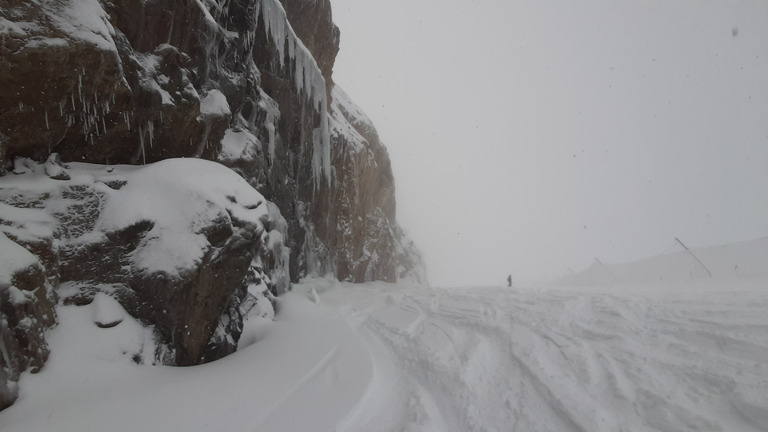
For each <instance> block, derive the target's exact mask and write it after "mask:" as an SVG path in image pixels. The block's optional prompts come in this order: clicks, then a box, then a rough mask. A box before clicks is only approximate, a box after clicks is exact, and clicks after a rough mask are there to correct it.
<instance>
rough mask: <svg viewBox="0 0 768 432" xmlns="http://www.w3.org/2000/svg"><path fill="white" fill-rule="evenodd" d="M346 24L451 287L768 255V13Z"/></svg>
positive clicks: (545, 6)
mask: <svg viewBox="0 0 768 432" xmlns="http://www.w3.org/2000/svg"><path fill="white" fill-rule="evenodd" d="M332 4H333V8H334V10H333V13H334V21H335V22H336V23H337V24H338V26H339V27H340V28H341V52H340V53H339V56H338V59H337V61H336V67H335V69H334V80H335V81H336V83H337V84H339V85H341V86H342V87H343V88H344V89H345V90H346V91H347V93H348V94H349V95H350V96H351V97H352V99H353V100H354V101H355V102H356V103H357V104H358V105H360V107H362V108H363V110H364V111H366V113H367V114H368V115H369V116H370V117H371V118H372V120H373V121H374V123H375V125H376V127H377V129H378V131H379V134H380V135H381V137H382V139H383V141H384V143H385V145H386V146H387V148H388V149H389V152H390V156H391V158H392V165H393V170H394V174H395V178H396V187H397V204H398V219H399V221H400V223H401V224H402V225H403V227H404V228H405V229H406V231H407V232H408V234H409V235H410V236H411V238H413V239H414V241H415V242H416V243H417V245H418V246H419V247H420V249H421V250H422V252H423V254H424V256H425V259H426V262H427V265H428V273H429V277H430V282H431V284H432V285H433V286H455V285H486V284H492V285H500V284H503V283H505V279H506V277H507V274H509V273H511V274H512V277H513V278H514V279H515V280H516V281H520V282H522V281H532V280H541V279H549V278H552V277H555V276H558V275H563V274H566V273H568V271H569V270H568V269H569V268H570V269H572V270H574V271H578V270H581V269H583V268H585V267H587V266H589V265H590V264H591V263H592V262H593V261H594V259H595V258H598V259H600V260H601V261H603V262H622V261H628V260H634V259H639V258H643V257H647V256H651V255H656V254H659V253H662V252H666V251H669V250H670V247H671V246H672V245H673V243H674V237H676V236H677V237H680V239H681V240H683V241H684V242H687V243H688V244H689V246H692V247H696V246H708V245H717V244H723V243H728V242H733V241H739V240H746V239H753V238H758V237H763V236H766V235H768V2H766V1H764V0H753V1H737V0H730V1H725V0H723V1H706V0H700V1H672V0H669V1H657V0H602V1H576V2H574V1H565V0H563V1H548V0H547V1H542V0H519V1H518V0H366V1H360V0H332Z"/></svg>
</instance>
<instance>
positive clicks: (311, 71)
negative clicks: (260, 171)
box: [246, 0, 331, 186]
mask: <svg viewBox="0 0 768 432" xmlns="http://www.w3.org/2000/svg"><path fill="white" fill-rule="evenodd" d="M256 10H257V13H260V14H261V16H262V17H263V18H264V22H265V23H266V25H265V29H264V31H265V32H266V34H267V36H268V37H269V38H271V39H272V41H273V42H274V43H275V45H276V46H277V50H278V52H279V54H280V66H281V67H285V66H286V65H285V54H286V53H285V49H286V45H287V48H288V58H289V59H290V60H291V64H290V65H289V67H291V66H292V67H293V68H294V69H293V71H292V72H293V81H294V85H295V86H296V91H297V92H298V93H300V94H303V95H304V97H305V98H306V99H307V100H308V101H309V102H311V103H312V104H313V106H314V108H315V110H316V111H318V112H319V113H320V126H319V127H318V128H317V129H315V131H314V132H313V134H312V173H313V176H314V178H315V186H317V185H319V183H320V181H321V180H322V179H323V177H325V178H326V180H327V181H328V183H329V184H330V180H331V176H330V172H331V139H330V131H329V128H328V108H327V95H326V93H325V78H324V77H323V74H322V72H321V71H320V67H319V66H318V65H317V61H315V58H314V57H313V56H312V53H310V51H309V49H308V48H307V47H306V46H305V45H304V43H302V42H301V40H300V39H299V38H298V37H297V36H296V33H295V32H294V31H293V28H292V27H291V24H290V23H289V22H288V17H287V16H286V13H285V9H283V6H282V4H280V2H279V1H278V0H258V1H257V8H256ZM254 18H255V19H256V22H257V23H259V22H260V21H259V20H258V16H256V17H254ZM256 30H258V29H256ZM246 37H247V40H246V46H247V47H248V48H250V47H251V46H252V45H253V39H254V34H253V33H249V34H247V35H246ZM270 141H272V138H271V137H270Z"/></svg>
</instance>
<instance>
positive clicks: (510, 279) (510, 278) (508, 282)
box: [507, 275, 512, 287]
mask: <svg viewBox="0 0 768 432" xmlns="http://www.w3.org/2000/svg"><path fill="white" fill-rule="evenodd" d="M507 286H508V287H511V286H512V275H509V276H507Z"/></svg>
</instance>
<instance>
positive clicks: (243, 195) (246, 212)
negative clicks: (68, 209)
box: [72, 159, 268, 275]
mask: <svg viewBox="0 0 768 432" xmlns="http://www.w3.org/2000/svg"><path fill="white" fill-rule="evenodd" d="M72 165H73V167H77V166H79V164H72ZM120 173H121V174H119V175H118V174H117V173H115V175H114V177H116V178H117V177H119V178H120V179H122V180H123V181H125V182H126V184H125V186H123V187H121V188H120V189H118V190H112V189H111V188H108V187H103V188H102V191H103V192H104V193H105V194H106V195H107V196H108V199H107V200H106V202H105V205H104V208H103V210H102V212H101V215H100V217H99V220H98V221H97V223H96V227H97V229H98V230H99V231H102V232H109V231H119V230H123V229H126V228H128V227H130V226H133V225H136V224H138V223H140V222H145V221H150V222H152V223H153V227H152V229H151V231H150V232H149V233H148V235H147V236H146V237H145V239H144V240H143V242H142V244H141V245H140V247H139V249H138V250H137V253H136V254H135V255H134V256H135V264H136V265H137V266H138V268H139V269H140V270H144V271H147V272H155V271H162V272H166V273H168V274H171V275H173V274H179V272H181V271H183V270H184V269H188V268H191V267H194V266H195V265H196V263H199V261H200V259H202V257H203V254H204V253H205V251H206V250H207V249H208V246H209V243H208V239H207V238H206V233H205V232H203V231H202V229H203V228H205V227H207V226H209V225H210V221H213V220H217V219H223V220H225V221H226V222H229V223H233V222H234V223H235V224H245V225H250V226H254V227H256V229H257V231H258V232H259V233H261V232H262V231H263V227H262V225H261V221H260V219H261V218H262V217H266V216H267V214H268V213H267V208H266V207H267V206H266V204H265V201H266V200H265V199H264V197H263V196H262V195H261V194H260V193H259V192H257V191H256V190H255V189H253V188H252V187H251V186H250V185H249V184H248V183H247V182H246V181H245V180H243V178H242V177H240V176H238V175H237V174H235V173H234V172H233V171H231V170H230V169H228V168H226V167H224V166H222V165H219V164H217V163H215V162H209V161H205V160H201V159H167V160H164V161H161V162H157V163H155V164H152V165H147V166H144V167H141V168H135V169H131V170H130V171H124V170H121V171H120ZM222 209H223V210H224V211H222Z"/></svg>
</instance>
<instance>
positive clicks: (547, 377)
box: [0, 245, 768, 432]
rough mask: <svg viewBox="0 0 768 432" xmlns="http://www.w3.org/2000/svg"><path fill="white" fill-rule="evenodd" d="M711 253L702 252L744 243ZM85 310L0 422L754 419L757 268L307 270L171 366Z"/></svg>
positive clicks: (636, 425)
mask: <svg viewBox="0 0 768 432" xmlns="http://www.w3.org/2000/svg"><path fill="white" fill-rule="evenodd" d="M717 250H720V251H721V252H722V251H725V250H730V251H731V252H728V253H725V252H723V253H721V254H720V255H718V254H717V253H716V251H717ZM717 250H714V251H713V253H712V255H711V256H710V258H709V259H710V264H714V262H715V261H717V260H718V258H719V259H722V260H726V259H727V257H728V256H731V255H732V253H735V252H733V251H737V250H741V252H739V253H742V252H743V253H744V254H746V255H749V254H753V253H755V250H754V249H753V250H752V251H751V252H750V251H749V248H748V247H746V248H740V247H738V245H737V246H734V247H733V248H725V249H717ZM762 258H766V256H765V255H763V256H762ZM663 261H664V259H662V258H660V259H659V262H663ZM670 265H671V264H670ZM723 265H724V264H723ZM92 307H93V306H83V307H75V306H67V307H60V311H59V312H60V316H61V325H60V326H59V327H58V328H56V329H55V330H54V331H53V332H52V334H51V338H50V339H51V346H52V352H53V354H52V356H51V359H50V361H49V363H48V364H47V365H46V367H45V369H44V370H43V371H42V372H41V373H40V374H38V375H29V374H27V375H25V376H23V379H22V382H21V388H22V393H21V397H20V399H19V401H18V402H17V404H16V405H14V406H12V407H11V408H9V409H7V410H5V411H3V412H0V430H3V431H28V430H58V431H70V430H71V431H91V430H92V431H100V430H112V431H133V430H144V431H168V430H188V431H195V430H201V431H202V430H210V429H211V427H212V425H215V428H216V430H223V431H334V430H336V431H350V432H351V431H363V430H364V431H401V430H404V431H457V432H458V431H520V432H525V431H536V432H541V431H606V432H607V431H632V432H635V431H765V430H768V361H767V360H768V276H766V274H765V273H762V274H752V275H749V276H741V277H731V278H724V277H720V278H706V279H703V278H698V279H693V280H691V281H687V282H674V283H672V282H664V283H657V282H655V283H646V284H641V283H633V284H618V283H615V284H614V285H613V286H609V287H608V286H592V287H548V288H539V289H533V288H516V289H509V288H500V287H490V288H462V289H426V288H412V287H408V286H403V285H391V284H384V283H370V284H364V285H351V284H338V283H335V282H330V281H326V280H317V279H313V280H307V281H305V282H304V283H303V284H301V285H298V286H297V287H296V289H295V290H294V292H293V293H291V294H288V295H286V296H283V297H281V299H280V300H279V303H278V314H277V320H276V321H275V322H271V323H268V322H265V321H253V322H252V326H251V328H250V330H249V336H248V337H247V338H246V339H248V340H251V341H252V340H258V342H257V343H255V344H254V345H251V346H249V347H246V348H244V349H242V350H241V351H239V352H237V353H236V354H234V355H232V356H230V357H227V358H225V359H223V360H220V361H217V362H214V363H212V364H207V365H203V366H196V367H191V368H183V369H179V368H168V367H151V366H137V365H134V364H132V363H130V361H129V360H128V359H125V358H121V356H120V355H119V352H120V348H119V347H118V346H117V345H118V344H119V343H121V342H120V341H121V340H122V341H125V340H127V337H126V336H120V335H121V333H119V332H125V333H126V334H128V333H135V332H134V331H129V330H130V329H131V328H133V327H131V324H130V320H124V321H123V323H121V324H119V325H118V326H116V327H114V328H112V329H99V328H97V327H95V326H94V325H93V324H92V322H93V319H94V318H93V317H94V316H95V315H93V311H90V310H89V308H92ZM112 313H113V314H114V313H115V312H114V311H112ZM126 324H128V326H127V327H124V326H125V325H126ZM121 328H122V330H121ZM134 337H136V336H134ZM116 353H117V354H116Z"/></svg>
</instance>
